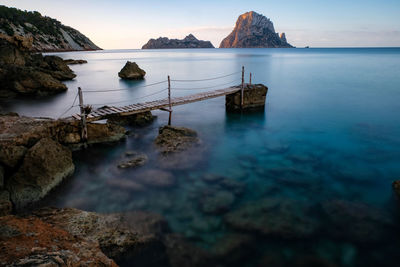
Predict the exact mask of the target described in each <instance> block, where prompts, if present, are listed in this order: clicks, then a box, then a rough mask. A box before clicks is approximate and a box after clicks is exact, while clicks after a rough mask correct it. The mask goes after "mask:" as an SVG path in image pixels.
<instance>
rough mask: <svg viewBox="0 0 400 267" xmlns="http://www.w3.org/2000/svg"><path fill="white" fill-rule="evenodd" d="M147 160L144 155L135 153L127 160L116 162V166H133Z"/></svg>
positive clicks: (140, 164) (123, 167)
mask: <svg viewBox="0 0 400 267" xmlns="http://www.w3.org/2000/svg"><path fill="white" fill-rule="evenodd" d="M146 161H147V156H146V155H137V156H135V157H133V158H131V159H130V160H128V161H124V162H121V163H120V164H118V168H121V169H126V168H135V167H139V166H143V165H144V164H145V163H146Z"/></svg>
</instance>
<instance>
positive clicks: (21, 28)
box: [0, 6, 101, 52]
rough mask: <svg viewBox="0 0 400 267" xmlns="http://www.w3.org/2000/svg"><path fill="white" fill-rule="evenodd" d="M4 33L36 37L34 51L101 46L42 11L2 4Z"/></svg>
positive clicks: (0, 29)
mask: <svg viewBox="0 0 400 267" xmlns="http://www.w3.org/2000/svg"><path fill="white" fill-rule="evenodd" d="M0 34H1V35H3V36H10V37H12V36H15V35H18V36H22V37H25V38H29V39H31V40H32V47H31V49H32V50H33V51H40V52H49V51H75V50H100V49H101V48H100V47H98V46H97V45H95V44H94V43H93V42H92V41H91V40H90V39H89V38H87V37H86V36H85V35H83V34H82V33H80V32H79V31H77V30H75V29H73V28H71V27H68V26H66V25H63V24H62V23H61V22H59V21H58V20H56V19H53V18H50V17H47V16H42V15H41V14H40V13H39V12H37V11H33V12H28V11H22V10H19V9H16V8H10V7H6V6H0Z"/></svg>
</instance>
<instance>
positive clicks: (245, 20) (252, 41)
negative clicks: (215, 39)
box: [219, 11, 292, 48]
mask: <svg viewBox="0 0 400 267" xmlns="http://www.w3.org/2000/svg"><path fill="white" fill-rule="evenodd" d="M219 47H220V48H258V47H267V48H269V47H284V48H290V47H292V46H291V45H290V44H289V43H287V41H286V35H285V34H284V33H283V34H282V35H281V37H279V35H278V33H276V32H275V29H274V24H273V23H272V21H271V20H269V19H268V18H267V17H264V16H263V15H261V14H258V13H256V12H254V11H251V12H247V13H244V14H242V15H240V16H239V18H238V19H237V21H236V26H235V28H234V29H233V31H232V32H231V33H230V34H229V35H228V36H227V37H226V38H225V39H224V40H222V42H221V44H220V46H219Z"/></svg>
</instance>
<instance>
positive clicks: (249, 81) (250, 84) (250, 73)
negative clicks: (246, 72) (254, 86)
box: [249, 72, 251, 85]
mask: <svg viewBox="0 0 400 267" xmlns="http://www.w3.org/2000/svg"><path fill="white" fill-rule="evenodd" d="M249 85H251V72H250V80H249Z"/></svg>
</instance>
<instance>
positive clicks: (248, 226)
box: [225, 198, 319, 239]
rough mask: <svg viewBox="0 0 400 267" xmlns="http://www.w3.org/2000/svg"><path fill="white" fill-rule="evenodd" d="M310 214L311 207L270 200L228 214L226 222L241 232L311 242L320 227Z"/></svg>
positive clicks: (280, 199) (285, 200) (296, 202)
mask: <svg viewBox="0 0 400 267" xmlns="http://www.w3.org/2000/svg"><path fill="white" fill-rule="evenodd" d="M310 211H311V207H310V206H308V205H306V204H305V203H302V202H301V201H295V200H291V199H283V198H266V199H262V200H259V201H256V202H249V203H247V204H244V205H243V206H241V207H239V208H238V209H236V210H234V211H232V212H230V213H228V214H227V215H226V216H225V221H226V223H227V224H228V225H230V226H232V227H233V228H235V229H238V230H241V231H250V232H257V233H260V234H263V235H267V236H274V237H278V238H285V239H293V238H307V237H310V236H311V235H313V234H314V233H315V232H316V230H317V229H318V227H319V224H318V222H317V221H316V220H315V219H314V218H313V217H311V216H310Z"/></svg>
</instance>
